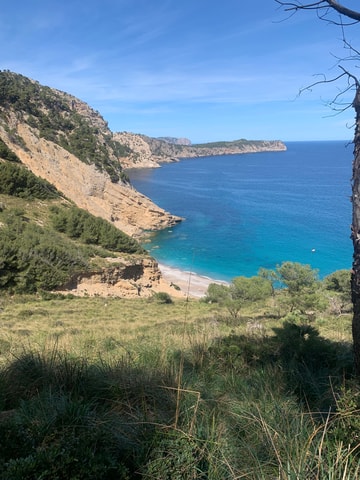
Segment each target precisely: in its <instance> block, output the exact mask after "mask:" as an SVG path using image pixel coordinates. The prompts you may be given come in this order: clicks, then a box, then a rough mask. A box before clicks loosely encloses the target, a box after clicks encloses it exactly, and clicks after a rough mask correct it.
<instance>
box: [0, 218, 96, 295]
mask: <svg viewBox="0 0 360 480" xmlns="http://www.w3.org/2000/svg"><path fill="white" fill-rule="evenodd" d="M2 220H3V222H4V223H3V225H2V226H1V237H0V288H1V289H5V290H8V291H12V292H36V291H39V290H52V289H54V288H56V287H58V286H60V285H63V284H64V283H65V282H66V281H68V280H69V278H70V277H71V276H72V275H73V274H75V273H76V272H80V271H86V270H87V269H88V268H89V255H88V253H87V252H86V251H85V249H81V247H80V248H79V247H78V246H76V245H72V244H70V242H66V241H64V240H63V239H62V238H61V236H60V235H54V232H53V231H52V230H49V229H47V228H44V227H42V226H40V225H36V224H35V223H32V222H29V219H28V218H27V217H26V216H25V215H24V212H23V211H21V210H11V211H5V212H4V213H3V215H2Z"/></svg>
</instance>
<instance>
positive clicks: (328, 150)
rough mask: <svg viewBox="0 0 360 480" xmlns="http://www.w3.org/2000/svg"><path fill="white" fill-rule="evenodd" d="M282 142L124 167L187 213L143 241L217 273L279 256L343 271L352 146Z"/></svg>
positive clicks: (165, 257) (252, 267)
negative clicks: (257, 149) (265, 148)
mask: <svg viewBox="0 0 360 480" xmlns="http://www.w3.org/2000/svg"><path fill="white" fill-rule="evenodd" d="M286 145H287V151H286V152H267V153H256V154H245V155H226V156H215V157H204V158H198V159H183V160H181V161H179V162H178V163H172V164H166V165H163V166H162V167H161V168H158V169H142V170H138V171H130V172H129V175H130V179H131V181H132V183H133V185H134V187H135V188H136V189H138V190H139V191H140V192H142V193H144V194H145V195H146V196H148V197H150V198H151V199H152V200H153V201H154V202H155V203H157V204H158V205H160V206H161V207H162V208H164V209H165V210H168V211H170V212H171V213H173V214H176V215H179V216H181V217H185V219H186V220H185V221H184V222H182V223H181V224H179V225H177V226H176V227H174V228H171V229H165V230H163V231H161V232H159V233H157V234H156V235H154V236H153V237H152V239H151V242H150V243H148V244H146V245H145V247H146V248H147V249H148V250H149V251H150V252H151V254H152V255H153V256H154V257H155V258H156V259H157V260H158V261H159V262H161V263H164V264H167V265H169V266H172V267H177V268H180V269H183V270H191V271H193V272H196V273H198V274H201V275H206V276H209V277H211V278H216V279H223V280H231V279H232V278H234V277H236V276H239V275H245V276H252V275H256V274H257V272H258V270H259V268H260V267H265V268H275V267H276V265H277V264H279V263H281V262H282V261H285V260H289V261H294V262H295V261H296V262H301V263H305V264H310V265H311V266H312V267H313V268H317V269H319V272H320V276H322V277H323V276H325V275H327V274H329V273H331V272H333V271H335V270H339V269H343V268H350V267H351V262H352V244H351V240H350V238H349V236H350V223H351V203H350V195H351V183H350V178H351V164H352V150H353V148H352V145H349V144H348V143H347V142H346V141H342V142H289V143H287V144H286Z"/></svg>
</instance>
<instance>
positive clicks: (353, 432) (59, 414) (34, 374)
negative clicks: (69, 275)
mask: <svg viewBox="0 0 360 480" xmlns="http://www.w3.org/2000/svg"><path fill="white" fill-rule="evenodd" d="M2 308H3V310H2V313H1V319H2V323H3V326H4V328H3V330H2V334H1V339H2V341H3V343H1V342H0V348H1V345H3V351H1V352H0V355H1V357H0V358H1V365H0V478H4V479H9V480H15V479H16V480H18V479H22V480H23V479H25V480H26V479H29V480H30V479H37V478H39V479H40V478H41V479H49V480H50V479H64V480H65V479H73V480H78V479H100V480H101V479H120V480H121V479H124V480H125V479H126V480H128V479H138V478H144V479H146V478H149V479H159V480H163V479H169V480H172V479H175V480H176V479H179V480H182V479H185V480H186V479H189V480H190V479H208V480H227V479H229V480H232V479H240V478H241V479H242V478H246V479H251V480H262V479H265V480H266V479H271V480H272V479H279V480H283V479H284V480H285V479H286V480H288V479H290V480H292V479H297V480H298V479H299V480H302V479H304V480H308V479H310V480H315V479H316V480H317V479H319V480H321V479H334V480H335V479H344V480H347V479H349V480H350V479H354V478H357V477H358V475H359V473H360V472H359V469H360V466H359V461H360V456H359V452H358V449H359V437H358V432H359V431H360V415H359V410H360V398H359V391H358V385H357V382H356V381H354V380H353V378H352V373H353V372H352V356H351V348H350V344H349V343H347V342H344V337H343V336H342V338H341V341H338V340H337V341H335V340H334V339H333V337H328V338H325V337H324V336H322V335H321V334H320V333H319V332H320V329H321V328H324V327H326V328H325V330H324V331H326V330H328V329H329V325H331V324H332V319H331V318H329V320H328V321H327V320H326V318H325V317H323V318H322V319H321V322H319V328H317V324H316V322H314V323H313V324H312V325H302V324H296V323H291V322H284V321H280V320H278V319H276V318H273V317H270V316H266V313H264V312H265V311H266V309H264V308H263V309H262V313H261V314H259V312H258V311H250V310H249V312H245V313H246V316H245V315H244V317H245V318H246V320H243V321H242V322H239V323H238V324H236V325H235V324H234V323H233V322H230V321H229V319H227V318H225V313H224V312H221V311H219V307H218V306H216V307H214V306H209V305H206V304H204V303H201V302H195V301H194V302H192V301H189V302H182V301H179V302H174V303H173V304H170V305H159V304H156V303H155V302H146V301H143V300H139V301H136V302H135V301H126V300H115V299H106V300H104V299H100V298H88V299H60V298H54V299H50V300H48V301H46V302H44V301H40V300H39V299H35V298H33V297H18V298H15V297H14V298H4V299H3V300H2ZM154 319H155V320H154ZM259 324H260V326H261V328H258V326H259ZM255 327H256V328H255ZM25 330H26V331H27V334H26V335H24V333H20V332H24V331H25ZM344 331H345V329H344Z"/></svg>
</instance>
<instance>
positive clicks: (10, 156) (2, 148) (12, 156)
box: [0, 138, 20, 163]
mask: <svg viewBox="0 0 360 480" xmlns="http://www.w3.org/2000/svg"><path fill="white" fill-rule="evenodd" d="M0 158H2V159H3V160H8V161H9V162H18V163H19V162H20V159H19V157H18V156H17V155H16V153H14V152H13V151H12V150H10V148H9V147H8V146H7V145H6V143H5V142H4V141H3V140H2V139H1V138H0Z"/></svg>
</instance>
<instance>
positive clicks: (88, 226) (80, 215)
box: [51, 207, 145, 253]
mask: <svg viewBox="0 0 360 480" xmlns="http://www.w3.org/2000/svg"><path fill="white" fill-rule="evenodd" d="M51 211H52V215H51V221H52V225H53V227H54V228H55V229H56V230H57V231H59V232H63V233H65V234H66V235H68V236H69V237H70V238H76V239H79V240H81V241H82V242H84V243H87V244H92V245H99V246H101V247H103V248H106V249H108V250H112V251H115V252H124V253H144V252H145V251H144V249H143V248H142V247H141V246H140V244H139V243H138V242H137V241H136V240H134V239H133V238H131V237H129V236H128V235H126V234H125V233H124V232H121V231H120V230H119V229H117V228H116V227H115V226H114V225H112V224H111V223H109V222H108V221H106V220H104V219H103V218H100V217H95V216H94V215H91V213H88V212H86V211H85V210H82V209H80V208H77V207H69V208H65V207H53V208H52V209H51Z"/></svg>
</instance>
